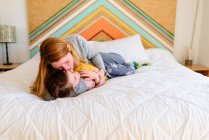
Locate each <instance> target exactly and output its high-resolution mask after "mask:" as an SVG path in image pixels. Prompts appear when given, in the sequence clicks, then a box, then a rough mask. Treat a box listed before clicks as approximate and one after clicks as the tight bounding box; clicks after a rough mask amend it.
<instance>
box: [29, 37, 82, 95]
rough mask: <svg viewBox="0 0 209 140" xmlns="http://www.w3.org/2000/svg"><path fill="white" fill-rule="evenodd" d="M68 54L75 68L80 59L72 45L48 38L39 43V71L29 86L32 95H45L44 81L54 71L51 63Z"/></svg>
mask: <svg viewBox="0 0 209 140" xmlns="http://www.w3.org/2000/svg"><path fill="white" fill-rule="evenodd" d="M68 53H71V54H72V56H73V61H74V67H77V66H78V65H79V64H80V61H82V59H81V58H80V56H78V53H77V52H76V50H75V49H74V48H73V47H72V44H69V42H66V41H64V40H62V39H59V38H48V39H46V40H44V41H43V42H42V43H41V46H40V57H41V60H40V64H39V71H38V75H37V77H36V79H35V82H34V83H33V85H32V86H31V92H32V93H33V94H35V95H37V96H39V97H44V96H45V95H46V86H45V84H46V80H47V78H48V76H49V74H50V72H51V71H52V70H53V69H54V68H53V67H52V66H51V63H52V62H56V61H59V60H60V59H61V58H63V57H64V56H66V55H67V54H68Z"/></svg>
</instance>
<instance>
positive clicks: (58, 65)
mask: <svg viewBox="0 0 209 140" xmlns="http://www.w3.org/2000/svg"><path fill="white" fill-rule="evenodd" d="M51 65H52V67H53V68H55V69H57V70H65V71H71V72H73V69H74V62H73V56H72V54H71V53H68V54H67V55H66V56H64V57H63V58H61V59H60V60H58V61H56V62H53V63H51Z"/></svg>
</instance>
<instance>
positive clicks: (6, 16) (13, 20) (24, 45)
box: [0, 0, 29, 64]
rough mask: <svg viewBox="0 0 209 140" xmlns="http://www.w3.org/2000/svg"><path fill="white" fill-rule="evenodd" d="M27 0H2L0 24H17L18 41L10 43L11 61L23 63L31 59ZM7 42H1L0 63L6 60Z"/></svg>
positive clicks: (0, 4) (0, 1)
mask: <svg viewBox="0 0 209 140" xmlns="http://www.w3.org/2000/svg"><path fill="white" fill-rule="evenodd" d="M26 2H27V0H18V1H14V0H0V24H1V25H14V26H16V37H17V38H16V40H17V41H16V43H8V50H9V61H10V62H12V63H23V62H25V61H26V60H28V59H29V41H28V21H27V9H26V8H27V5H26ZM5 55H6V53H5V44H2V43H1V44H0V64H2V63H3V60H4V62H5V58H4V59H3V56H4V57H6V56H5Z"/></svg>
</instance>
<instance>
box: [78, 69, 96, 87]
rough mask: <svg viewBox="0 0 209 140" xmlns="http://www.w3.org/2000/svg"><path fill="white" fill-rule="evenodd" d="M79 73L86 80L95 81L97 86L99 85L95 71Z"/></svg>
mask: <svg viewBox="0 0 209 140" xmlns="http://www.w3.org/2000/svg"><path fill="white" fill-rule="evenodd" d="M79 73H80V75H81V77H82V78H83V79H84V80H94V82H95V83H96V84H97V83H99V75H98V73H96V72H93V71H88V70H82V71H79Z"/></svg>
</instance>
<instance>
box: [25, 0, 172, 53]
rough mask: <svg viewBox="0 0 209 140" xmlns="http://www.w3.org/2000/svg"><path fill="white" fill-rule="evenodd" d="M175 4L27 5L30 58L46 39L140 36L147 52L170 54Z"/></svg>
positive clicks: (97, 1)
mask: <svg viewBox="0 0 209 140" xmlns="http://www.w3.org/2000/svg"><path fill="white" fill-rule="evenodd" d="M175 15H176V0H155V1H152V0H146V1H145V0H144V1H139V0H115V1H113V0H79V1H76V0H71V1H70V2H69V0H59V2H57V1H56V0H49V1H43V0H36V2H33V1H28V16H29V17H28V19H29V31H30V34H29V39H30V52H31V56H33V55H34V54H36V52H37V51H38V50H39V44H40V43H41V42H42V41H43V40H44V39H46V38H47V37H51V36H52V37H61V38H63V37H65V36H68V35H70V34H75V33H76V34H80V35H82V36H83V37H85V38H86V39H87V40H94V41H108V40H115V39H119V38H124V37H127V36H131V35H134V34H137V33H139V34H140V35H141V38H142V43H143V45H144V47H145V48H146V49H148V48H154V47H159V48H167V49H169V50H170V51H173V40H174V29H175Z"/></svg>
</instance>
